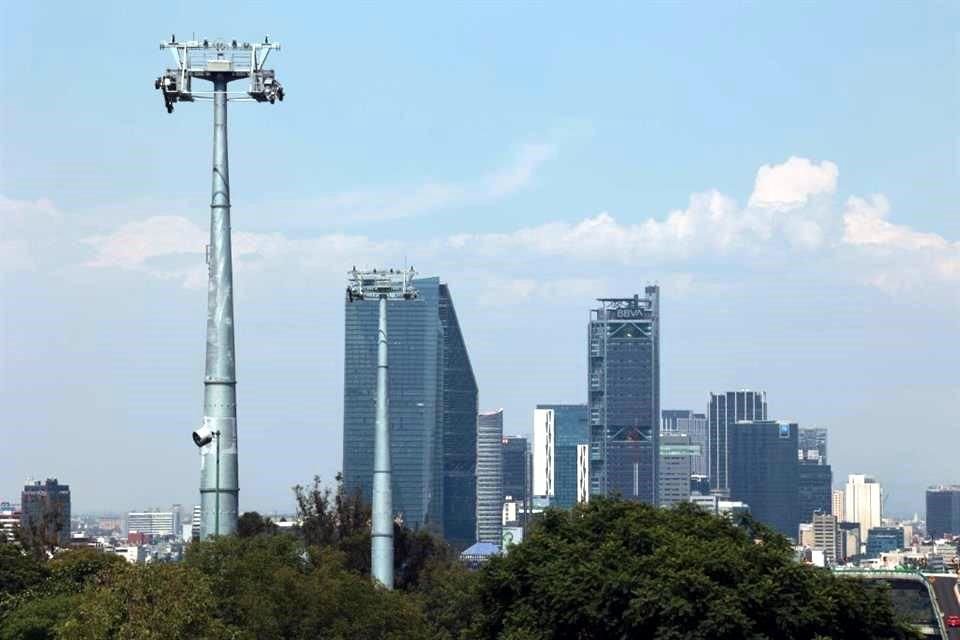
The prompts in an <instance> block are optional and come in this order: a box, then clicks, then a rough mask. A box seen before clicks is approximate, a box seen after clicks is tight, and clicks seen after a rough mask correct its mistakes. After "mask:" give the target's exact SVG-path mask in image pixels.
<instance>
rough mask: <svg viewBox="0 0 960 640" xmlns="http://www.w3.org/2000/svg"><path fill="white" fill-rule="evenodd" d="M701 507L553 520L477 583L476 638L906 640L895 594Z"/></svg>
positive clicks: (596, 506) (576, 512) (559, 515)
mask: <svg viewBox="0 0 960 640" xmlns="http://www.w3.org/2000/svg"><path fill="white" fill-rule="evenodd" d="M747 525H748V526H746V527H737V526H735V525H733V524H732V523H730V522H728V521H727V520H725V519H724V518H719V517H716V516H713V515H710V514H708V513H706V512H704V511H703V510H701V509H699V508H697V507H696V506H694V505H680V506H678V507H676V508H674V509H669V510H668V509H657V508H654V507H650V506H647V505H641V504H635V503H630V502H624V501H620V500H607V499H599V500H594V501H591V502H590V503H589V505H584V506H580V507H577V508H575V509H573V510H571V511H568V512H564V511H558V510H550V511H547V512H546V513H545V514H544V515H543V517H542V519H540V520H539V521H538V522H537V523H536V525H535V526H534V527H533V529H532V531H531V532H530V534H529V536H528V538H527V539H526V540H525V541H524V542H523V543H522V544H520V545H517V546H515V547H512V548H511V551H510V553H509V554H508V555H507V556H504V557H497V558H494V559H492V560H491V561H490V562H489V563H488V564H487V565H485V566H484V568H483V569H482V570H481V571H480V572H479V573H478V574H477V580H478V583H477V585H476V590H475V591H474V592H473V593H470V594H469V597H471V598H475V599H476V602H475V603H470V602H462V603H461V607H462V609H463V610H464V611H470V612H471V613H470V615H472V616H473V620H472V621H471V622H470V623H469V625H461V626H465V627H467V628H468V631H465V632H464V633H465V634H466V636H465V637H476V638H504V639H506V638H511V639H520V638H543V639H546V640H549V639H560V638H611V639H612V638H657V639H662V640H668V639H670V640H672V639H676V640H681V639H697V638H703V639H707V638H710V639H717V640H720V639H730V640H734V639H736V640H741V639H743V638H754V639H761V638H771V639H776V640H791V639H797V640H808V639H809V638H814V637H817V636H826V637H833V638H861V639H864V640H867V639H870V638H906V637H912V635H911V632H910V631H909V630H907V628H906V627H905V626H904V625H902V624H901V623H900V622H899V621H898V620H897V619H896V617H895V615H894V612H893V609H892V607H891V605H890V602H889V598H888V597H887V594H886V593H884V592H883V591H881V590H878V589H875V588H872V587H870V586H868V585H867V584H866V583H865V582H863V581H857V580H849V579H842V578H837V577H835V576H833V575H832V574H831V573H830V572H829V571H825V570H822V569H817V568H812V567H809V566H804V565H801V564H799V563H797V562H796V561H795V560H794V559H793V555H792V549H791V547H790V546H789V544H788V542H787V541H786V539H785V538H783V537H782V536H780V535H778V534H777V533H775V532H773V531H771V530H769V529H767V528H766V527H763V526H760V525H757V524H755V523H750V522H748V523H747Z"/></svg>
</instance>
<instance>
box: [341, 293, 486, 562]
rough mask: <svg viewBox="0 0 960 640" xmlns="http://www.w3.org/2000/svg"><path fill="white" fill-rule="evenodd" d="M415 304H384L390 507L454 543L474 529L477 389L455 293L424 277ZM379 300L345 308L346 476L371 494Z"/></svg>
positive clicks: (468, 537)
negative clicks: (385, 314)
mask: <svg viewBox="0 0 960 640" xmlns="http://www.w3.org/2000/svg"><path fill="white" fill-rule="evenodd" d="M414 286H415V287H416V288H417V290H418V291H419V293H420V296H419V298H417V299H416V300H402V301H388V302H387V318H388V325H389V327H390V330H389V332H388V341H389V352H390V369H389V378H388V381H387V390H388V391H387V393H388V398H389V416H388V417H389V422H390V429H391V441H390V452H391V457H392V460H393V509H394V512H395V513H397V514H398V515H400V516H401V517H402V518H403V521H404V524H406V525H407V526H409V527H411V528H413V529H417V528H421V527H426V528H428V529H430V530H432V531H434V532H435V533H438V534H441V535H443V536H444V537H445V538H447V539H448V540H449V541H451V542H453V543H460V542H463V543H465V544H467V545H469V544H471V543H472V542H473V538H474V534H475V530H476V515H475V514H476V460H477V458H476V455H477V453H476V451H477V431H476V428H477V384H476V380H475V378H474V375H473V369H472V367H471V365H470V358H469V356H468V354H467V351H466V345H465V344H464V341H463V336H462V334H461V332H460V326H459V323H458V321H457V317H456V311H455V310H454V307H453V300H452V298H451V296H450V290H449V288H448V287H447V286H446V285H445V284H441V283H440V280H439V278H435V277H434V278H419V279H417V280H415V281H414ZM377 305H378V302H377V301H376V300H359V301H353V302H350V303H345V305H344V384H343V396H344V397H343V479H344V485H345V486H346V488H347V489H348V490H353V489H355V488H359V489H360V491H361V493H362V495H363V497H364V499H365V500H367V501H368V502H369V501H370V499H371V494H372V482H373V480H372V478H373V445H374V420H375V395H376V370H377V323H378V317H377Z"/></svg>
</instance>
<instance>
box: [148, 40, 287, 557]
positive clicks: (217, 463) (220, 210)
mask: <svg viewBox="0 0 960 640" xmlns="http://www.w3.org/2000/svg"><path fill="white" fill-rule="evenodd" d="M160 48H161V49H168V50H169V51H170V53H171V54H172V55H173V60H174V66H173V67H171V68H169V69H167V70H166V71H165V72H164V74H163V75H162V76H160V77H159V78H157V80H156V82H155V83H154V88H155V89H157V90H158V91H160V93H161V95H162V97H163V105H164V107H166V109H167V113H172V112H173V106H174V104H175V103H177V102H194V101H196V100H211V101H212V102H213V185H212V197H211V201H210V245H209V248H208V253H207V271H208V273H209V286H208V289H207V291H208V294H207V350H206V367H205V372H204V379H203V384H204V390H203V424H202V425H201V426H200V427H199V428H198V429H197V430H196V431H194V433H193V441H194V443H195V444H196V445H197V446H198V447H199V448H200V505H201V507H200V512H201V519H200V522H201V524H200V537H201V538H207V537H210V536H218V535H221V534H231V533H234V532H235V531H236V528H237V513H238V495H239V481H238V473H237V391H236V384H237V381H236V354H235V349H234V346H235V345H234V319H233V258H232V250H231V240H230V177H229V176H230V173H229V169H228V163H227V102H228V101H237V100H242V101H256V102H269V103H271V104H273V103H274V102H275V101H276V100H281V101H282V100H283V87H282V86H281V85H280V83H279V82H277V80H276V78H275V77H274V73H273V70H272V69H267V68H265V67H264V63H265V62H266V60H267V56H269V55H270V52H271V51H273V50H274V49H279V48H280V45H279V43H268V42H267V41H266V40H265V41H264V44H250V43H248V42H237V41H236V40H232V41H230V42H229V43H227V42H224V41H223V40H209V39H203V40H199V41H198V40H197V39H196V37H194V38H193V39H192V40H190V41H188V42H177V38H176V36H175V35H171V36H170V42H163V43H161V44H160ZM194 80H206V81H209V82H211V83H213V90H212V91H195V90H194V88H193V81H194ZM236 80H248V84H247V86H246V91H242V92H228V91H227V85H228V84H229V83H231V82H234V81H236ZM214 440H216V442H214Z"/></svg>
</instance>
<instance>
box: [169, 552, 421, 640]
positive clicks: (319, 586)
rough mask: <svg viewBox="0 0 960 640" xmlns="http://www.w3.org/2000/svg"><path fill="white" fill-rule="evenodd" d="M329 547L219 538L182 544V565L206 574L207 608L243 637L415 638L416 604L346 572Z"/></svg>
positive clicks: (418, 617)
mask: <svg viewBox="0 0 960 640" xmlns="http://www.w3.org/2000/svg"><path fill="white" fill-rule="evenodd" d="M344 562H345V556H344V554H343V553H342V552H340V551H337V550H336V549H335V548H333V547H332V546H329V545H328V546H325V547H319V546H313V547H310V548H309V549H307V548H305V547H304V545H303V542H302V541H301V540H299V539H297V538H295V537H293V536H290V535H286V534H278V535H274V536H257V537H253V538H233V537H224V538H219V539H216V540H208V541H202V542H198V543H195V544H193V545H191V546H190V548H189V549H188V551H187V556H186V558H185V565H186V566H187V567H189V568H190V569H192V570H196V571H199V572H200V573H202V574H203V575H204V576H206V577H207V578H208V579H209V581H210V585H211V588H212V589H213V593H215V594H216V605H215V611H216V612H217V615H218V616H219V617H220V619H221V621H222V622H223V623H224V624H225V625H227V626H228V627H229V628H235V629H239V630H242V634H243V635H242V637H243V638H247V637H249V638H290V639H300V638H303V639H308V638H395V639H396V640H401V639H406V638H411V639H412V638H423V637H425V636H426V634H427V632H428V631H427V629H428V628H427V626H426V623H425V621H424V619H423V616H422V614H421V611H420V608H419V603H418V601H417V600H416V599H414V598H410V597H409V596H406V595H405V594H403V593H400V592H390V591H386V590H383V589H378V588H376V587H375V586H374V585H373V584H372V583H371V582H370V579H369V577H367V576H361V575H357V574H356V573H353V572H351V571H348V570H347V569H346V567H345V565H344Z"/></svg>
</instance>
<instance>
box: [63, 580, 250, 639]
mask: <svg viewBox="0 0 960 640" xmlns="http://www.w3.org/2000/svg"><path fill="white" fill-rule="evenodd" d="M210 585H211V581H210V580H209V578H207V576H205V575H203V574H202V573H201V572H199V571H197V570H196V569H193V568H191V567H187V566H184V565H175V564H156V565H140V566H138V565H126V564H124V565H123V566H117V567H113V568H111V569H110V570H109V571H107V572H105V573H101V574H100V575H99V576H98V581H97V584H96V585H89V586H88V588H87V589H85V590H84V592H83V593H82V594H81V595H80V596H79V598H78V600H77V602H76V606H75V607H74V608H73V610H72V611H71V613H70V615H69V617H68V618H67V619H66V620H65V621H64V622H63V623H62V624H61V625H60V626H59V627H58V629H57V630H58V637H59V638H62V640H112V639H120V638H124V639H125V638H158V639H159V638H162V639H164V640H191V639H194V638H206V639H208V640H219V639H221V638H222V639H226V638H235V637H237V632H236V630H231V629H229V628H228V627H227V626H226V625H224V624H223V622H222V621H221V620H220V619H219V618H217V617H216V600H215V599H214V595H213V591H212V590H211V587H210Z"/></svg>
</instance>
